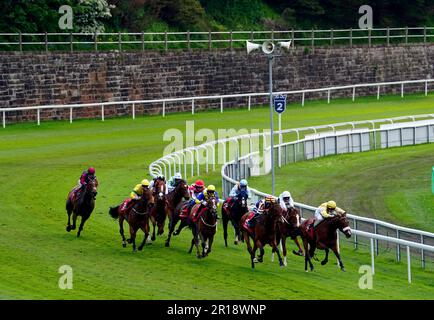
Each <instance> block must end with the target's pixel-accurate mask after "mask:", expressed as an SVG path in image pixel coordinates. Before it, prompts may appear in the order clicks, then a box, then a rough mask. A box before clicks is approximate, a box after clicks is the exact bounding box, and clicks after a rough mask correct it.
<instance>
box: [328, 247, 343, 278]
mask: <svg viewBox="0 0 434 320" xmlns="http://www.w3.org/2000/svg"><path fill="white" fill-rule="evenodd" d="M331 249H332V250H333V252H334V254H335V256H336V258H338V261H339V267H340V268H341V270H342V271H344V272H345V267H344V263H343V262H342V259H341V255H340V254H339V252H338V247H337V245H336V244H334V246H333V247H332V248H331Z"/></svg>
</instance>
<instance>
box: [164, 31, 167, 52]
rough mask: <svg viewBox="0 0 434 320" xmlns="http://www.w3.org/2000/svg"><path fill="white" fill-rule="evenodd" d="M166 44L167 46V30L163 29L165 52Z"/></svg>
mask: <svg viewBox="0 0 434 320" xmlns="http://www.w3.org/2000/svg"><path fill="white" fill-rule="evenodd" d="M167 49H168V46H167V30H166V31H164V51H166V52H167Z"/></svg>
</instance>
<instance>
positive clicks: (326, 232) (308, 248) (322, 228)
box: [300, 213, 351, 272]
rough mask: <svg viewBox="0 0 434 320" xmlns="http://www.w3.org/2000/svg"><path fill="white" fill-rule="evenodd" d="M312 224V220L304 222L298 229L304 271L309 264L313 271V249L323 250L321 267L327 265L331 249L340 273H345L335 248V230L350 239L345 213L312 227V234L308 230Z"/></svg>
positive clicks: (349, 229)
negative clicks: (302, 246)
mask: <svg viewBox="0 0 434 320" xmlns="http://www.w3.org/2000/svg"><path fill="white" fill-rule="evenodd" d="M312 222H313V218H310V219H308V220H306V221H304V222H303V223H302V225H301V227H300V231H301V237H302V239H303V245H304V251H305V255H304V257H305V258H304V270H305V271H306V272H307V263H308V262H309V266H310V270H311V271H313V269H314V268H313V264H312V261H311V258H312V257H313V255H314V253H315V249H316V248H318V249H320V250H325V253H326V255H325V258H324V260H323V261H321V265H325V264H326V263H327V261H328V256H329V250H330V249H332V251H333V252H334V254H335V255H336V258H338V261H339V267H340V268H341V270H342V271H345V268H344V264H343V263H342V260H341V256H340V254H339V251H338V246H337V230H338V229H339V230H340V231H341V232H342V233H343V234H345V236H346V237H347V238H350V237H351V228H350V226H349V222H348V219H347V215H346V213H343V214H336V215H335V216H333V217H331V218H327V219H324V220H323V221H321V222H320V223H319V224H318V225H317V226H316V227H314V229H313V232H311V230H309V229H308V227H309V225H311V224H312ZM312 228H313V227H312Z"/></svg>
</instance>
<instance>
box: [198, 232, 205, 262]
mask: <svg viewBox="0 0 434 320" xmlns="http://www.w3.org/2000/svg"><path fill="white" fill-rule="evenodd" d="M199 239H200V242H201V245H202V257H203V258H205V256H206V237H204V236H203V235H202V233H200V234H199Z"/></svg>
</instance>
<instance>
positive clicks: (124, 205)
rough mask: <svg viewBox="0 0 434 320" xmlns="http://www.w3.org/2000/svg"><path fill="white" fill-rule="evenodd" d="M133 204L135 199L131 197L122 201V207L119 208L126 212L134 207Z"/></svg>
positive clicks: (123, 212)
mask: <svg viewBox="0 0 434 320" xmlns="http://www.w3.org/2000/svg"><path fill="white" fill-rule="evenodd" d="M133 204H134V201H133V199H131V198H127V199H125V200H124V201H123V202H122V204H121V205H120V208H119V210H120V212H121V213H122V214H126V213H127V212H128V211H129V210H130V209H131V207H132V205H133Z"/></svg>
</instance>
